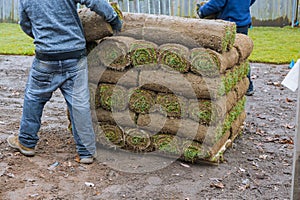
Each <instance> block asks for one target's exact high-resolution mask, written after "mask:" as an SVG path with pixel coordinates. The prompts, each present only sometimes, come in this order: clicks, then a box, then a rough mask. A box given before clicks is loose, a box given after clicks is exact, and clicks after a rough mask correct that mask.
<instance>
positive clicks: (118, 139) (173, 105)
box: [88, 34, 253, 162]
mask: <svg viewBox="0 0 300 200" xmlns="http://www.w3.org/2000/svg"><path fill="white" fill-rule="evenodd" d="M252 48H253V43H252V41H251V39H250V38H249V37H248V36H245V35H241V34H237V35H236V39H235V43H234V44H233V47H232V48H231V49H230V50H228V51H226V52H223V53H219V52H217V51H216V50H212V49H209V48H202V47H197V48H189V47H187V46H184V45H182V44H175V43H165V44H161V45H158V44H156V43H153V42H151V41H146V40H139V39H135V38H133V37H126V36H113V37H107V38H104V39H103V40H101V41H100V42H99V44H98V45H97V46H96V47H95V48H94V49H93V50H92V51H91V53H90V54H89V57H88V58H89V81H90V85H91V88H93V89H92V91H93V92H92V93H91V94H92V96H93V98H91V104H92V105H93V108H94V111H95V116H96V119H97V122H98V123H97V128H96V135H97V140H98V142H99V143H101V144H103V145H105V146H109V147H115V148H122V149H127V150H131V151H137V152H153V151H155V152H157V153H159V154H162V155H170V156H178V158H180V159H183V160H185V161H190V162H197V161H209V162H218V161H220V159H221V158H222V157H221V153H220V152H222V151H223V150H224V148H226V147H227V146H226V144H230V142H232V141H233V140H234V139H235V138H236V136H237V135H238V134H239V133H240V132H241V127H242V125H243V122H244V120H245V117H246V114H245V97H244V95H245V93H246V91H247V89H248V84H249V83H248V79H247V77H246V76H247V73H248V70H249V63H248V61H247V58H248V56H249V55H250V53H251V51H252Z"/></svg>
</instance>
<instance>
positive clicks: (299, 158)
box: [291, 68, 300, 200]
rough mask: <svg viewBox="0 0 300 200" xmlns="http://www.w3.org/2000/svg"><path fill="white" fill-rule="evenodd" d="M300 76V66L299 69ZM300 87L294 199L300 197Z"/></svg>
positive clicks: (294, 163) (293, 182)
mask: <svg viewBox="0 0 300 200" xmlns="http://www.w3.org/2000/svg"><path fill="white" fill-rule="evenodd" d="M298 75H299V77H300V68H299V70H298ZM298 85H300V78H298ZM299 115H300V88H299V87H298V100H297V116H296V117H297V119H296V123H297V124H296V134H295V139H294V160H293V179H292V195H291V199H292V200H299V199H300V176H299V174H300V127H299V126H300V116H299Z"/></svg>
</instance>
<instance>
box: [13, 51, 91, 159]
mask: <svg viewBox="0 0 300 200" xmlns="http://www.w3.org/2000/svg"><path fill="white" fill-rule="evenodd" d="M58 88H59V89H60V90H61V92H62V94H63V96H64V98H65V100H66V102H67V106H68V109H69V111H70V117H71V122H72V131H73V136H74V140H75V143H76V149H77V152H78V154H79V156H80V157H81V158H84V157H90V156H91V155H93V154H94V153H95V151H96V144H95V134H94V130H93V125H92V118H91V110H90V102H89V99H90V94H89V88H88V69H87V58H86V57H83V58H81V59H68V60H61V61H41V60H38V59H37V58H35V59H34V61H33V63H32V67H31V69H30V73H29V77H28V80H27V84H26V89H25V97H24V104H23V114H22V119H21V125H20V133H19V141H20V143H21V144H22V145H24V146H25V147H28V148H34V147H35V146H36V144H37V142H38V140H39V137H38V135H37V133H38V131H39V129H40V126H41V117H42V112H43V109H44V106H45V104H46V103H47V102H48V101H49V100H50V98H51V96H52V93H53V92H54V91H55V90H57V89H58Z"/></svg>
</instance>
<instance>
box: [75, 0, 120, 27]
mask: <svg viewBox="0 0 300 200" xmlns="http://www.w3.org/2000/svg"><path fill="white" fill-rule="evenodd" d="M75 2H77V3H80V4H84V5H86V7H88V8H90V9H91V10H92V11H94V12H96V13H97V14H98V15H100V16H102V17H103V18H104V20H105V21H107V22H111V21H113V20H114V19H115V17H116V16H117V13H116V12H115V11H114V9H113V8H112V6H111V5H110V4H109V3H108V2H107V1H106V0H75Z"/></svg>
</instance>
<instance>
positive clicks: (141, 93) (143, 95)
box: [129, 89, 155, 114]
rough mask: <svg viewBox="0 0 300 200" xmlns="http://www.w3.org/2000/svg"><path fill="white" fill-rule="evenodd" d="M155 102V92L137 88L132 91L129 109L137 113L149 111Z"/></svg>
mask: <svg viewBox="0 0 300 200" xmlns="http://www.w3.org/2000/svg"><path fill="white" fill-rule="evenodd" d="M154 104H155V94H154V93H153V92H151V91H148V90H142V89H135V90H133V91H131V92H130V97H129V109H130V110H132V111H133V112H136V113H142V114H145V113H149V112H150V109H151V108H152V107H153V106H154Z"/></svg>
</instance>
